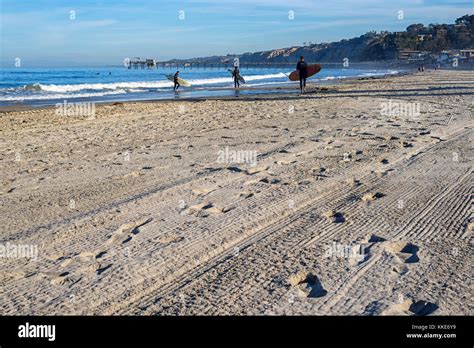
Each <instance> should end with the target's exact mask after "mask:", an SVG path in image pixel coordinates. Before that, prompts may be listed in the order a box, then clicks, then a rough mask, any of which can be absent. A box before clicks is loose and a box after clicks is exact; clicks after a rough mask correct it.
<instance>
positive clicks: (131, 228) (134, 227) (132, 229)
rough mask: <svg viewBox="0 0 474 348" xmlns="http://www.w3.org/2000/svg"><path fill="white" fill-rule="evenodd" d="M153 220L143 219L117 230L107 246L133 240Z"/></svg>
mask: <svg viewBox="0 0 474 348" xmlns="http://www.w3.org/2000/svg"><path fill="white" fill-rule="evenodd" d="M152 220H153V219H152V218H149V219H141V220H137V221H134V222H130V223H127V224H123V225H122V226H120V227H119V228H118V229H117V230H115V232H114V233H112V236H111V237H110V238H109V240H108V241H107V244H108V245H110V244H115V243H117V242H118V241H121V242H122V243H127V242H129V241H130V240H131V239H132V238H133V236H135V235H137V234H138V233H139V232H140V227H142V226H144V225H146V224H148V223H149V222H151V221H152ZM124 235H125V236H124ZM91 254H92V253H91ZM92 255H93V254H92Z"/></svg>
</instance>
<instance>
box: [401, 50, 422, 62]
mask: <svg viewBox="0 0 474 348" xmlns="http://www.w3.org/2000/svg"><path fill="white" fill-rule="evenodd" d="M421 54H422V52H421V51H414V50H410V49H402V50H399V51H398V59H400V60H412V59H419V58H420V55H421Z"/></svg>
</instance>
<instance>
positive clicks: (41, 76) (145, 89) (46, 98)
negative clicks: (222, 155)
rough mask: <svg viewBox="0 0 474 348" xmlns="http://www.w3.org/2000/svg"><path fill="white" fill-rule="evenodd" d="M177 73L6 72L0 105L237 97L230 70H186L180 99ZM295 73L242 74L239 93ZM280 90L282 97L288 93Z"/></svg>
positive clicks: (322, 76) (263, 89) (352, 72)
mask: <svg viewBox="0 0 474 348" xmlns="http://www.w3.org/2000/svg"><path fill="white" fill-rule="evenodd" d="M174 72H175V69H168V68H167V69H163V68H159V69H154V70H148V69H143V70H142V69H126V68H125V67H123V66H121V67H102V68H54V69H42V68H2V69H0V76H1V79H0V105H3V106H10V105H19V104H27V105H52V104H56V103H62V102H64V101H67V102H84V101H93V102H105V101H126V100H147V99H171V98H188V97H202V96H226V95H234V93H235V92H234V91H233V90H232V89H230V88H231V87H233V81H232V77H231V75H230V73H229V72H228V71H227V70H226V69H220V70H218V69H192V70H191V69H189V68H186V69H183V68H180V75H181V78H183V79H186V80H188V81H189V82H191V83H192V86H191V87H184V88H183V87H182V88H181V89H180V92H179V93H178V94H176V93H174V91H173V83H172V82H171V81H169V80H167V78H166V77H165V75H166V74H173V73H174ZM290 72H291V69H282V68H280V69H242V70H241V74H242V76H243V77H244V78H245V80H246V82H247V83H246V84H244V85H242V87H251V88H250V89H249V90H242V91H241V92H240V94H251V93H271V92H275V91H272V90H271V89H269V88H268V87H272V86H274V87H277V86H280V85H286V84H289V83H293V84H295V86H297V85H298V82H291V81H289V80H288V78H287V74H289V73H290ZM397 72H398V71H395V70H388V69H387V70H380V69H378V70H375V69H374V70H368V69H365V70H359V69H330V68H328V69H325V68H324V65H323V69H322V70H321V72H319V73H318V74H317V75H315V76H313V77H311V79H310V80H311V81H313V82H320V83H327V82H328V81H334V80H338V79H343V78H348V77H356V76H377V75H386V74H395V73H397ZM284 92H285V91H284V90H280V93H284ZM286 92H288V91H286Z"/></svg>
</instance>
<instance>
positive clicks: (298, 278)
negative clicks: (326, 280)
mask: <svg viewBox="0 0 474 348" xmlns="http://www.w3.org/2000/svg"><path fill="white" fill-rule="evenodd" d="M288 281H289V283H290V285H291V286H294V287H296V288H297V289H298V290H299V292H300V293H301V294H302V295H304V296H306V297H308V298H318V297H323V296H326V294H327V291H326V290H325V289H324V288H323V285H322V284H321V281H320V280H319V278H318V277H317V276H316V275H314V274H312V273H308V272H304V271H301V272H298V273H296V274H294V275H292V276H290V278H289V279H288Z"/></svg>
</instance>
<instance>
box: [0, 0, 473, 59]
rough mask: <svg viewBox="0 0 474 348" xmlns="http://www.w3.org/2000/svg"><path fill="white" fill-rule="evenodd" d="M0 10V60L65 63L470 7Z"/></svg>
mask: <svg viewBox="0 0 474 348" xmlns="http://www.w3.org/2000/svg"><path fill="white" fill-rule="evenodd" d="M0 10H1V11H0V23H1V24H0V25H1V27H0V33H1V52H2V53H1V57H0V61H1V63H2V65H8V64H9V62H10V63H11V62H12V61H13V60H14V58H15V57H20V56H21V57H23V59H22V60H23V61H24V62H29V63H31V64H35V65H40V64H42V62H44V61H49V62H51V63H52V64H53V63H54V64H63V65H68V64H70V63H72V62H73V61H74V62H75V61H76V60H77V59H80V61H81V62H83V63H84V64H117V62H120V61H121V60H122V59H123V57H126V56H152V57H155V58H158V59H169V58H173V57H192V56H205V55H213V54H226V53H238V52H246V51H255V50H264V49H271V48H278V47H288V46H292V45H299V44H301V43H302V42H304V41H306V42H308V41H312V42H328V41H334V40H340V39H342V38H350V37H354V36H359V35H362V34H363V33H365V32H367V31H370V30H403V29H404V28H406V27H407V26H408V25H409V24H412V23H420V22H421V23H425V24H428V23H441V22H452V21H453V20H454V19H455V18H457V17H460V16H462V15H464V14H467V13H470V14H472V13H473V12H474V11H473V6H472V1H470V0H469V1H468V0H450V1H448V0H399V1H392V0H330V1H323V0H297V1H288V0H187V1H184V0H177V1H165V0H162V1H161V0H115V1H114V0H102V1H99V0H76V1H74V2H71V1H69V0H22V1H17V0H0ZM181 10H182V11H184V15H185V19H184V20H180V18H179V11H181ZM400 10H401V11H403V12H404V16H405V18H404V20H399V19H398V18H397V15H398V11H400ZM70 11H75V19H73V20H71V19H70ZM289 11H294V14H295V16H294V19H293V20H290V19H289V17H288V14H289ZM74 57H76V60H74Z"/></svg>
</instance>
